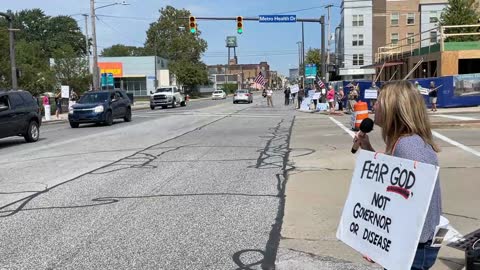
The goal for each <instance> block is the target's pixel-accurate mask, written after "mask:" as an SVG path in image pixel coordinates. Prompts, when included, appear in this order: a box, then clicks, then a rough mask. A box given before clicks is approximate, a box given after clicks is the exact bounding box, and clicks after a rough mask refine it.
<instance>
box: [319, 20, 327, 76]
mask: <svg viewBox="0 0 480 270" xmlns="http://www.w3.org/2000/svg"><path fill="white" fill-rule="evenodd" d="M320 25H321V39H322V41H321V42H322V43H321V45H320V48H321V60H320V62H321V65H322V69H321V70H322V76H325V79H327V77H326V74H327V69H326V64H325V16H321V17H320ZM327 82H328V81H327Z"/></svg>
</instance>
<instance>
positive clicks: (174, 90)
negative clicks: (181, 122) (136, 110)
mask: <svg viewBox="0 0 480 270" xmlns="http://www.w3.org/2000/svg"><path fill="white" fill-rule="evenodd" d="M150 94H151V96H150V109H152V110H155V107H157V106H162V108H163V109H165V108H167V107H168V106H172V108H176V107H177V106H178V105H180V106H182V107H185V106H187V101H186V99H185V95H184V94H183V93H181V92H180V89H178V87H176V86H165V87H159V88H157V90H156V91H155V93H154V92H150Z"/></svg>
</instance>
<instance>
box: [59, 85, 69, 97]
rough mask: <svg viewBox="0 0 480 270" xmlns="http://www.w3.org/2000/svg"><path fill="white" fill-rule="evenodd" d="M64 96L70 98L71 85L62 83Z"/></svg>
mask: <svg viewBox="0 0 480 270" xmlns="http://www.w3.org/2000/svg"><path fill="white" fill-rule="evenodd" d="M60 89H61V92H62V98H70V86H68V85H62V86H61V88H60Z"/></svg>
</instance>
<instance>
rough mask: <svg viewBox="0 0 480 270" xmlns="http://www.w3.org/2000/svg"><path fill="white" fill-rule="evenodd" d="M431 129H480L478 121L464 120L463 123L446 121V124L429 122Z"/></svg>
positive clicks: (479, 121)
mask: <svg viewBox="0 0 480 270" xmlns="http://www.w3.org/2000/svg"><path fill="white" fill-rule="evenodd" d="M431 125H432V128H445V127H457V128H465V127H467V128H468V127H475V128H476V127H480V120H465V121H447V122H431Z"/></svg>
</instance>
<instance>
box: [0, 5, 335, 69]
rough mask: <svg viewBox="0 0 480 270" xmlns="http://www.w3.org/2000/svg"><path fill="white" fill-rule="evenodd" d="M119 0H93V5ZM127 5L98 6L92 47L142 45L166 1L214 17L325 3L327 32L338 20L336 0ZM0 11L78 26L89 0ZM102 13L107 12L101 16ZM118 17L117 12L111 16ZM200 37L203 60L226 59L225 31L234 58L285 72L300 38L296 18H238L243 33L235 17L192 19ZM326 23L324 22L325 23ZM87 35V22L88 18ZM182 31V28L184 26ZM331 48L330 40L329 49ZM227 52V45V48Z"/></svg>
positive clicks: (316, 29)
mask: <svg viewBox="0 0 480 270" xmlns="http://www.w3.org/2000/svg"><path fill="white" fill-rule="evenodd" d="M115 1H118V2H121V1H120V0H112V1H108V0H98V1H96V7H100V6H103V5H108V4H111V3H115ZM125 2H126V3H128V4H129V5H115V6H110V7H105V8H101V9H98V10H97V11H96V13H97V16H98V17H99V19H98V20H97V24H96V30H97V43H98V47H99V49H98V53H100V52H101V50H102V49H103V48H106V47H109V46H111V45H114V44H124V45H131V46H143V44H144V42H145V39H146V31H147V29H148V27H149V25H150V23H152V22H154V21H156V20H157V19H158V17H159V14H160V13H159V10H160V9H161V8H162V7H164V6H166V5H171V6H174V7H175V8H179V9H181V8H185V9H188V10H190V11H191V13H192V15H194V16H197V17H200V16H207V17H208V16H217V17H236V16H243V17H258V16H259V15H269V14H288V15H290V14H293V15H297V18H319V17H320V16H322V15H325V17H327V9H326V8H325V5H327V4H332V5H333V7H332V8H331V9H330V18H331V20H330V32H331V33H334V32H335V28H336V27H337V26H338V25H339V22H340V4H341V1H340V0H327V1H320V0H296V1H293V0H264V1H254V0H237V1H231V0H208V1H204V0H126V1H125ZM0 3H1V5H0V11H6V10H9V9H10V10H13V11H20V10H22V9H32V8H40V9H42V10H43V11H44V12H45V14H47V15H49V16H56V15H71V16H72V17H73V18H75V19H76V20H77V21H78V23H79V26H80V27H81V29H82V31H84V28H85V27H84V25H85V20H84V17H83V16H82V15H81V14H82V13H89V11H90V1H89V0H41V1H39V0H15V1H11V0H0ZM102 15H107V16H112V17H106V16H102ZM115 17H121V18H115ZM198 25H199V26H198V28H199V30H200V31H201V37H202V38H203V39H205V40H206V41H207V43H208V49H207V51H206V52H205V54H204V55H203V57H202V60H203V61H204V62H205V63H206V64H208V65H213V64H226V63H227V58H228V57H227V48H226V47H225V39H226V37H227V36H232V35H234V36H237V43H238V48H237V56H238V61H239V63H240V64H255V63H259V62H260V61H267V62H268V63H269V64H270V69H271V70H277V71H279V72H280V73H281V74H283V75H287V76H288V70H289V69H290V68H296V67H298V45H297V42H298V41H301V39H302V34H301V33H302V31H301V27H302V26H301V23H259V22H256V21H245V22H244V33H243V34H242V35H238V34H237V33H236V32H237V29H236V23H235V21H203V20H202V21H200V20H199V21H198ZM327 28H328V27H326V29H327ZM88 30H89V34H90V35H91V23H90V21H89V24H88ZM187 31H188V29H187ZM304 33H305V51H307V50H308V48H319V47H320V42H321V39H320V24H318V23H305V25H304ZM333 50H334V45H333V42H332V45H331V49H330V51H333ZM232 55H233V50H232Z"/></svg>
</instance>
